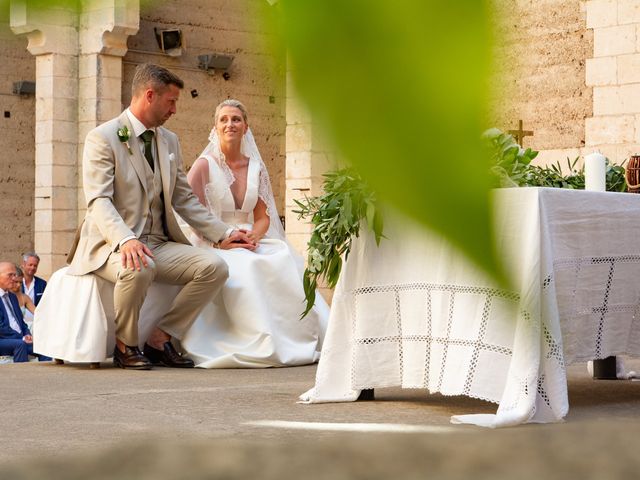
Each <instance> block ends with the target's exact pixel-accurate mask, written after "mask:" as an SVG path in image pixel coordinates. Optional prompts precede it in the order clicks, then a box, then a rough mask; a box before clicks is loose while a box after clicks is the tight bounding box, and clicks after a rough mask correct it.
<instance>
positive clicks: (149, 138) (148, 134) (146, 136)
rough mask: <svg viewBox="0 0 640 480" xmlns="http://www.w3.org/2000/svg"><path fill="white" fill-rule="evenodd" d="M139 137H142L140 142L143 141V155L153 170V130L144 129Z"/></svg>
mask: <svg viewBox="0 0 640 480" xmlns="http://www.w3.org/2000/svg"><path fill="white" fill-rule="evenodd" d="M140 138H142V142H143V143H144V157H145V158H146V159H147V162H149V166H150V167H151V170H152V171H153V150H152V148H151V142H153V131H152V130H145V131H144V132H142V134H141V135H140Z"/></svg>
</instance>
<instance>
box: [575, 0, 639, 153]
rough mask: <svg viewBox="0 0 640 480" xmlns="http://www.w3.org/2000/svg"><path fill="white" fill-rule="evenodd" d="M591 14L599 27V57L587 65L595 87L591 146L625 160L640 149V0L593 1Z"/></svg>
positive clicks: (589, 23) (596, 29)
mask: <svg viewBox="0 0 640 480" xmlns="http://www.w3.org/2000/svg"><path fill="white" fill-rule="evenodd" d="M586 14H587V15H586V18H587V21H586V22H587V28H590V29H593V55H592V57H593V58H588V59H587V63H586V82H587V85H589V86H590V87H592V88H593V116H592V117H591V118H588V119H587V122H586V139H587V146H588V148H589V150H595V149H597V150H600V151H601V152H602V153H603V154H605V155H606V156H607V157H609V158H610V159H612V160H614V161H615V162H617V163H620V162H622V161H624V160H625V159H627V158H628V157H629V156H630V155H632V154H638V153H640V2H638V1H637V0H592V1H587V2H586Z"/></svg>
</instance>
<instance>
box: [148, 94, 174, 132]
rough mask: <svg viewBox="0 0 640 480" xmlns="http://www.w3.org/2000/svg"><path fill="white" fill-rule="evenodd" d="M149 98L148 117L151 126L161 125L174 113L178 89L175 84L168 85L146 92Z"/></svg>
mask: <svg viewBox="0 0 640 480" xmlns="http://www.w3.org/2000/svg"><path fill="white" fill-rule="evenodd" d="M147 95H148V98H149V119H150V120H151V121H152V122H153V125H151V126H153V127H158V126H160V125H163V124H164V122H166V121H167V120H169V118H171V115H173V114H174V113H176V111H177V110H176V104H177V102H178V99H179V98H180V89H179V88H178V87H177V86H176V85H168V86H167V87H166V88H164V89H162V90H160V91H155V90H151V93H150V94H149V93H148V94H147Z"/></svg>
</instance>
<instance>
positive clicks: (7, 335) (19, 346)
mask: <svg viewBox="0 0 640 480" xmlns="http://www.w3.org/2000/svg"><path fill="white" fill-rule="evenodd" d="M16 278H17V273H16V266H15V265H14V264H13V263H11V262H0V355H11V356H13V361H14V363H21V362H28V361H29V355H33V337H32V336H31V332H30V331H29V327H27V324H26V323H24V319H23V318H22V312H21V311H20V305H19V303H18V298H17V297H16V296H15V294H13V293H12V290H13V289H14V288H15V286H16V285H15V284H16ZM39 359H40V360H50V359H49V358H48V357H44V356H39Z"/></svg>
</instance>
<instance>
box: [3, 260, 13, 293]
mask: <svg viewBox="0 0 640 480" xmlns="http://www.w3.org/2000/svg"><path fill="white" fill-rule="evenodd" d="M15 278H16V267H15V266H13V265H8V264H7V265H3V266H2V267H0V288H2V289H3V290H5V291H11V288H12V287H13V283H14V281H15Z"/></svg>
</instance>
